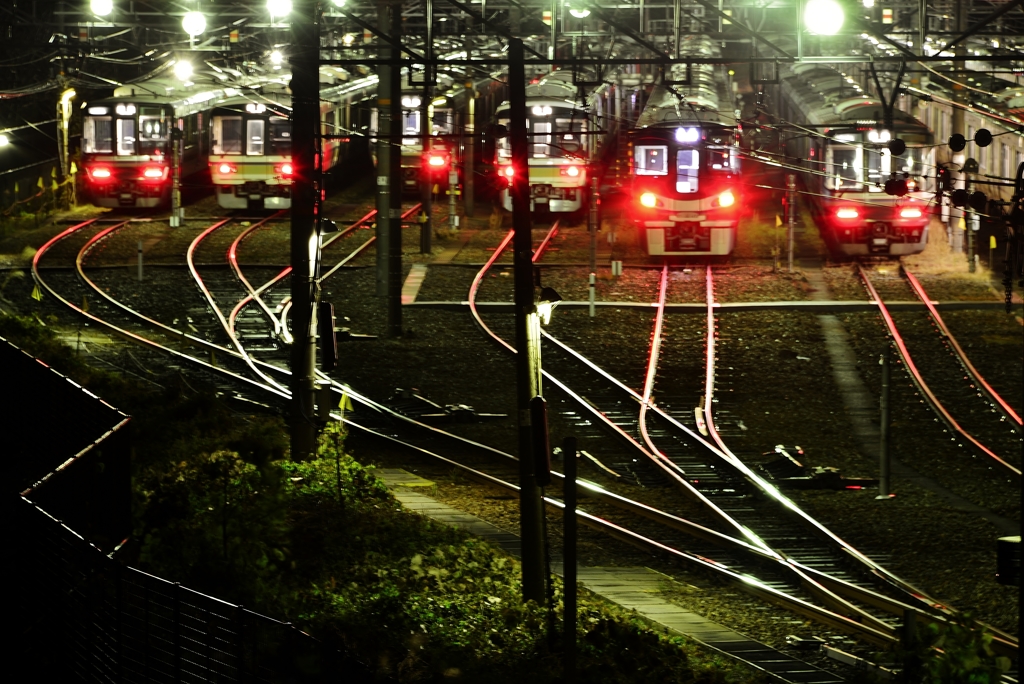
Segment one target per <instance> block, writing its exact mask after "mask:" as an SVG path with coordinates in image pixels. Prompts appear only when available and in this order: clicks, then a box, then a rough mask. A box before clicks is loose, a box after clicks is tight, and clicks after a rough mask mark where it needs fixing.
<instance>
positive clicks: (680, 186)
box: [676, 150, 700, 192]
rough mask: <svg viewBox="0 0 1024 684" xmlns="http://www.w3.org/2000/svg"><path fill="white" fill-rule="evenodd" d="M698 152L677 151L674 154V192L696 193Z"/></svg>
mask: <svg viewBox="0 0 1024 684" xmlns="http://www.w3.org/2000/svg"><path fill="white" fill-rule="evenodd" d="M699 171H700V152H699V151H697V150H679V151H678V152H677V153H676V192H697V174H698V172H699Z"/></svg>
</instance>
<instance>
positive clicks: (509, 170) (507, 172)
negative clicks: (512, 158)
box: [503, 166, 516, 178]
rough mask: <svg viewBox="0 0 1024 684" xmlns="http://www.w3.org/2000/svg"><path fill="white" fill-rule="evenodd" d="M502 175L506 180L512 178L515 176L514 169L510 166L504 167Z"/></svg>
mask: <svg viewBox="0 0 1024 684" xmlns="http://www.w3.org/2000/svg"><path fill="white" fill-rule="evenodd" d="M503 173H504V174H505V176H506V177H507V178H511V177H512V176H514V175H516V172H515V169H513V168H512V167H511V166H506V167H505V170H504V172H503Z"/></svg>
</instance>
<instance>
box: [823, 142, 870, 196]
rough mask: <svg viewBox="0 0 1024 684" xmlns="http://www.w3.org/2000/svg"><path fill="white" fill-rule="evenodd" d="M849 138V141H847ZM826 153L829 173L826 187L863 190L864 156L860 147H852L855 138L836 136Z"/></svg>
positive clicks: (826, 164)
mask: <svg viewBox="0 0 1024 684" xmlns="http://www.w3.org/2000/svg"><path fill="white" fill-rule="evenodd" d="M847 138H849V140H847ZM836 140H837V141H841V142H839V143H835V142H833V143H831V144H829V146H828V150H827V151H826V153H825V155H826V156H825V167H826V169H827V171H828V179H827V180H826V185H827V187H828V188H829V189H830V190H861V189H862V187H863V184H864V156H863V148H862V147H861V146H860V145H852V144H845V143H852V142H853V136H852V135H851V136H846V135H841V136H836Z"/></svg>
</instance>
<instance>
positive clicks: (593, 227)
mask: <svg viewBox="0 0 1024 684" xmlns="http://www.w3.org/2000/svg"><path fill="white" fill-rule="evenodd" d="M597 192H598V182H597V173H596V171H595V167H594V166H591V167H590V213H589V215H588V220H587V229H588V230H589V232H590V279H589V280H590V282H589V285H590V288H589V289H590V317H591V318H593V317H594V315H595V313H596V306H595V302H596V300H597V289H596V288H597V229H598V213H597V200H598V198H597Z"/></svg>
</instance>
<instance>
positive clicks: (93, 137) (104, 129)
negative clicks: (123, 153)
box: [82, 116, 114, 154]
mask: <svg viewBox="0 0 1024 684" xmlns="http://www.w3.org/2000/svg"><path fill="white" fill-rule="evenodd" d="M82 143H83V147H84V149H85V152H86V154H90V153H101V152H113V151H114V121H113V119H111V118H110V117H109V116H87V117H85V125H84V127H83V130H82Z"/></svg>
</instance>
